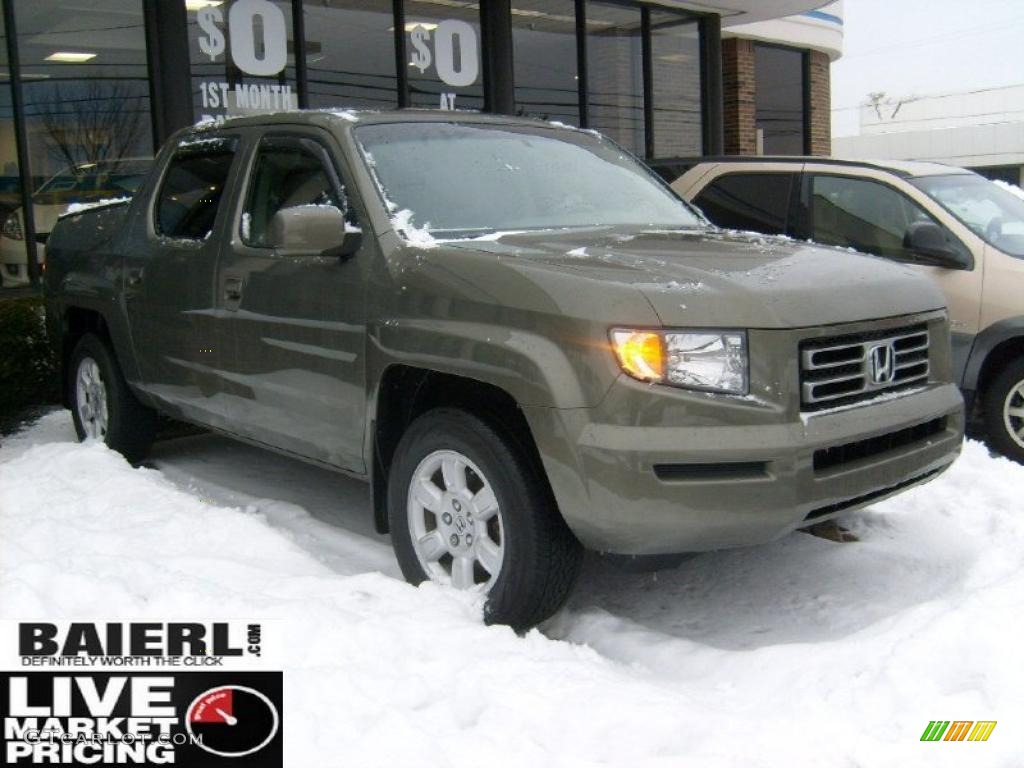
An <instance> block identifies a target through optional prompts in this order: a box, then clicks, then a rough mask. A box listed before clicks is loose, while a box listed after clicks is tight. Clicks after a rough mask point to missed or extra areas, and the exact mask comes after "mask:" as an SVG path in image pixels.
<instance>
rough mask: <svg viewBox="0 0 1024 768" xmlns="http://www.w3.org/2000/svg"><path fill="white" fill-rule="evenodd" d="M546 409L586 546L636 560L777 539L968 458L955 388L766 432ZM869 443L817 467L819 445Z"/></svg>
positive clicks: (541, 417) (574, 522)
mask: <svg viewBox="0 0 1024 768" xmlns="http://www.w3.org/2000/svg"><path fill="white" fill-rule="evenodd" d="M541 410H542V409H531V411H532V412H531V413H530V414H529V418H530V420H531V422H532V426H533V427H534V429H535V430H536V429H537V428H538V427H539V428H541V429H543V430H544V431H546V432H548V437H547V438H542V439H553V443H552V444H556V445H558V446H560V447H559V449H558V450H556V451H554V452H552V453H551V454H549V455H546V456H544V463H545V466H546V469H547V471H548V476H549V478H550V479H551V484H552V488H553V489H554V491H555V496H556V499H557V500H558V502H559V507H560V509H561V510H562V514H563V516H564V517H565V519H566V522H568V524H569V527H570V528H572V530H573V531H574V532H575V534H576V536H577V537H578V538H579V539H580V541H582V542H583V544H584V545H585V546H586V547H588V548H590V549H594V550H597V551H601V552H610V553H615V554H628V555H656V554H673V553H679V552H697V551H702V550H710V549H724V548H729V547H740V546H747V545H752V544H760V543H763V542H767V541H771V540H773V539H777V538H779V537H780V536H784V535H785V534H787V533H789V532H790V531H793V530H795V529H796V528H800V527H803V526H805V525H809V524H811V523H812V522H818V521H821V520H827V519H829V518H830V517H833V516H835V515H837V514H840V513H842V512H845V511H848V510H850V509H855V508H857V507H861V506H864V505H865V504H869V503H872V502H875V501H878V500H880V499H883V498H885V497H887V496H890V495H892V494H894V493H897V492H899V491H901V490H904V489H905V488H908V487H910V486H912V485H916V484H918V483H920V482H924V481H926V480H928V479H931V478H932V477H934V476H935V475H937V474H938V473H939V472H941V471H942V470H944V469H946V468H947V467H948V466H949V465H950V464H951V463H952V462H953V460H954V459H955V458H956V457H957V455H958V454H959V452H960V445H961V442H962V440H963V429H964V421H963V400H962V398H961V396H960V392H959V390H958V389H957V388H956V387H955V386H954V385H952V384H947V385H941V386H936V387H931V388H929V389H927V390H925V391H922V392H917V393H913V394H907V395H905V396H903V397H900V398H897V399H893V400H890V401H887V402H882V403H876V404H872V405H869V406H862V407H853V408H849V409H847V410H841V411H836V412H826V413H822V414H818V415H814V416H811V417H809V418H807V419H806V423H805V422H804V421H803V420H801V421H798V422H796V423H790V424H776V425H765V426H756V427H743V426H703V427H701V426H695V427H655V428H652V427H625V426H613V425H607V424H604V425H598V424H593V423H582V422H583V421H585V417H584V416H583V414H581V413H580V412H578V411H557V410H554V409H546V410H544V411H543V412H540V411H541ZM890 435H898V436H899V437H898V438H896V439H891V440H890V439H889V438H888V436H890ZM872 438H879V439H878V440H872ZM887 444H888V445H893V446H895V447H891V448H888V449H887V448H886V445H887ZM858 445H859V446H866V447H868V448H872V449H873V450H874V452H873V453H870V455H865V456H862V457H859V458H852V459H849V460H846V461H842V462H839V463H837V464H836V463H833V464H832V465H831V466H825V465H827V464H828V463H829V460H823V457H824V456H826V455H828V456H833V457H835V456H836V453H835V451H834V450H833V451H832V452H830V453H829V454H823V453H818V457H819V462H818V463H819V466H821V467H822V468H818V469H816V467H815V454H816V452H819V451H827V450H828V449H835V448H836V447H838V446H858ZM847 453H848V454H853V455H855V454H856V453H857V451H856V449H852V450H849V451H847ZM831 461H833V462H834V461H836V459H835V458H832V459H831Z"/></svg>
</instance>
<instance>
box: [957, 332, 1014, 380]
mask: <svg viewBox="0 0 1024 768" xmlns="http://www.w3.org/2000/svg"><path fill="white" fill-rule="evenodd" d="M1012 339H1024V315H1019V316H1017V317H1009V318H1007V319H1005V320H1000V321H999V322H998V323H992V325H990V326H989V327H988V328H985V329H984V330H983V331H982V332H981V333H979V334H978V335H977V336H976V337H975V338H974V343H973V344H972V345H971V352H970V355H969V356H968V358H967V367H966V368H965V369H964V375H963V381H962V382H961V384H960V386H961V388H962V389H965V390H967V391H969V392H973V391H975V390H976V389H977V388H978V379H979V378H980V376H981V371H982V369H983V368H984V366H985V360H986V359H987V358H988V356H989V355H990V354H991V353H992V350H994V349H995V348H996V347H998V346H999V345H1000V344H1002V343H1003V342H1006V341H1010V340H1012Z"/></svg>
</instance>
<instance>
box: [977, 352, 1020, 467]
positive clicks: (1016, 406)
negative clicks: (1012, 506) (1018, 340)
mask: <svg viewBox="0 0 1024 768" xmlns="http://www.w3.org/2000/svg"><path fill="white" fill-rule="evenodd" d="M984 407H985V433H986V436H987V437H988V443H989V445H990V446H991V447H992V448H994V449H995V450H996V451H998V452H999V453H1001V454H1003V455H1004V456H1007V457H1009V458H1011V459H1013V460H1014V461H1017V462H1020V463H1021V464H1024V358H1019V359H1017V360H1013V361H1012V362H1010V363H1009V364H1008V365H1007V366H1006V367H1005V368H1003V370H1002V371H1000V373H999V375H998V376H996V378H995V381H993V382H992V385H991V386H990V387H989V388H988V392H986V393H985V406H984Z"/></svg>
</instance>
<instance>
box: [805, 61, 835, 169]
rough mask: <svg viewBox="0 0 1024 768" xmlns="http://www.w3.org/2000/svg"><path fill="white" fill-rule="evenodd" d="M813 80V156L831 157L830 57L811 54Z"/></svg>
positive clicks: (811, 76)
mask: <svg viewBox="0 0 1024 768" xmlns="http://www.w3.org/2000/svg"><path fill="white" fill-rule="evenodd" d="M810 56H811V60H810V67H809V69H810V80H811V84H810V85H811V88H810V91H811V103H810V105H809V106H810V110H811V120H810V122H811V154H812V155H829V154H831V152H832V111H831V104H832V86H831V81H830V80H829V60H828V55H827V54H824V53H821V52H820V51H811V52H810Z"/></svg>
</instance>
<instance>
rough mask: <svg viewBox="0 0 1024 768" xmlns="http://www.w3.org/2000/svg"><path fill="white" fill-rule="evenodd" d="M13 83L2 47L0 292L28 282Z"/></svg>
mask: <svg viewBox="0 0 1024 768" xmlns="http://www.w3.org/2000/svg"><path fill="white" fill-rule="evenodd" d="M0 32H2V33H3V35H4V36H6V34H7V30H6V29H5V28H4V20H3V17H2V16H0ZM4 42H6V37H5V38H4ZM10 83H11V72H10V70H9V69H8V68H7V46H6V45H0V225H2V227H3V229H2V230H0V288H12V287H17V286H19V285H24V284H26V283H27V282H28V250H27V248H26V247H25V240H24V237H23V230H22V227H21V217H20V216H19V214H18V209H19V208H20V207H21V176H20V169H19V167H18V144H17V141H16V138H15V135H14V105H13V103H12V97H11V85H10Z"/></svg>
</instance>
